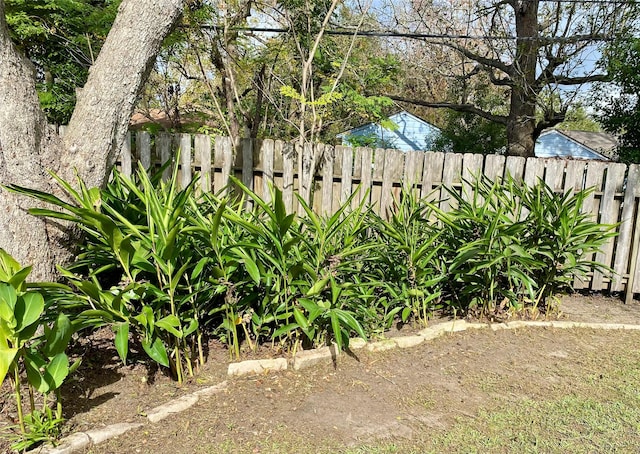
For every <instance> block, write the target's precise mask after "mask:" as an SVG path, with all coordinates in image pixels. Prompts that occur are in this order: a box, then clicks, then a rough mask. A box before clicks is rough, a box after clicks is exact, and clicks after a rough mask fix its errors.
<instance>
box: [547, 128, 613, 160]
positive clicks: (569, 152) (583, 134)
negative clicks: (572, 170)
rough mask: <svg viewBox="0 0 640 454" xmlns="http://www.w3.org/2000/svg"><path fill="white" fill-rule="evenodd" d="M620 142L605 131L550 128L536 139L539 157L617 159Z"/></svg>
mask: <svg viewBox="0 0 640 454" xmlns="http://www.w3.org/2000/svg"><path fill="white" fill-rule="evenodd" d="M617 145H618V142H617V140H616V138H615V137H613V136H611V135H610V134H607V133H604V132H592V131H568V130H559V129H548V130H546V131H544V132H543V133H542V134H540V137H539V138H538V140H537V141H536V156H538V157H569V158H576V159H597V160H605V161H608V160H615V159H616V154H615V151H616V147H617Z"/></svg>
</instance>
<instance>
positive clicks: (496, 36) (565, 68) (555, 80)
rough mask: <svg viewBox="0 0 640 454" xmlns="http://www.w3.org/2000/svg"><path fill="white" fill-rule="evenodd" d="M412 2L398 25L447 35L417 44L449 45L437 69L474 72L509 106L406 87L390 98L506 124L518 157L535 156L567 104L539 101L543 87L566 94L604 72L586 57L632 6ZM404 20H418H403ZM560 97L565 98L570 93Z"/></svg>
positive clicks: (620, 28) (510, 149)
mask: <svg viewBox="0 0 640 454" xmlns="http://www.w3.org/2000/svg"><path fill="white" fill-rule="evenodd" d="M410 4H411V5H412V8H413V11H414V14H413V16H407V17H403V18H401V19H402V20H398V26H403V25H404V26H405V27H406V28H407V29H409V30H411V31H414V30H417V31H421V32H428V33H432V34H442V35H444V36H445V38H442V40H441V41H439V42H436V43H434V42H432V41H429V42H426V43H424V44H423V47H424V48H425V49H429V48H432V47H434V46H439V47H440V48H441V49H449V51H450V52H448V53H447V52H443V56H444V58H443V59H442V60H441V61H440V62H439V63H440V70H439V72H440V73H444V72H445V71H446V72H448V73H449V74H451V75H452V76H453V77H456V78H457V77H460V76H465V77H467V78H468V79H469V81H470V83H471V82H472V80H473V79H475V78H477V77H479V76H482V77H486V78H488V79H489V80H490V82H491V83H492V84H493V85H495V86H496V87H498V89H500V90H503V91H504V93H505V94H506V101H505V106H507V112H506V113H503V112H496V111H494V110H491V109H485V108H483V106H480V105H478V104H476V103H475V101H474V100H473V99H471V100H469V102H464V100H460V99H458V100H451V99H447V98H446V97H444V98H441V99H437V98H435V99H433V98H431V99H429V98H427V99H424V98H422V99H416V98H411V97H409V96H405V94H404V93H398V94H397V95H396V96H394V97H392V98H393V99H395V100H397V101H403V102H408V103H411V104H414V105H420V106H425V107H435V108H449V109H453V110H456V111H458V112H463V113H470V114H474V115H478V116H481V117H483V118H485V119H486V120H489V121H492V122H496V123H500V124H502V125H504V126H505V127H506V134H507V153H508V154H510V155H518V156H533V155H534V146H535V142H536V139H537V138H538V136H539V135H540V133H541V132H542V131H543V130H544V129H546V128H549V127H553V126H555V125H557V124H559V123H560V122H562V121H563V120H564V118H565V115H566V112H567V107H568V106H567V104H564V105H563V106H561V108H560V109H556V108H553V106H542V105H541V104H540V95H541V94H543V93H545V91H552V92H557V93H563V94H564V93H566V92H567V91H568V90H574V89H575V88H576V87H581V86H583V85H584V84H586V83H589V82H595V81H604V80H608V79H609V76H608V74H607V73H606V72H604V71H599V70H598V69H599V68H596V69H595V70H594V68H593V67H590V66H589V65H585V64H584V59H585V57H586V56H587V55H588V54H589V52H593V51H594V50H595V48H596V47H597V46H598V45H599V43H601V42H602V41H603V40H605V39H611V38H612V37H615V36H617V35H618V34H620V35H621V36H624V35H625V34H626V33H628V28H627V27H628V26H631V25H633V21H632V18H633V17H634V16H633V14H634V13H635V11H634V9H635V8H634V7H633V5H631V4H625V3H615V4H614V3H611V2H602V3H593V2H590V3H588V4H583V3H581V2H574V1H571V2H544V1H542V0H503V1H498V0H473V1H471V2H453V3H450V2H447V3H445V4H443V5H441V6H439V4H437V3H434V2H430V1H412V2H410ZM407 20H417V22H415V23H413V24H407V22H406V21H407ZM462 35H463V36H464V37H463V36H462ZM627 36H628V35H627ZM446 37H448V38H446ZM474 37H476V39H473V38H474ZM434 55H435V56H437V54H434ZM444 93H448V92H444ZM566 99H569V100H571V96H569V97H566ZM539 112H542V115H541V116H538V115H537V114H538V113H539Z"/></svg>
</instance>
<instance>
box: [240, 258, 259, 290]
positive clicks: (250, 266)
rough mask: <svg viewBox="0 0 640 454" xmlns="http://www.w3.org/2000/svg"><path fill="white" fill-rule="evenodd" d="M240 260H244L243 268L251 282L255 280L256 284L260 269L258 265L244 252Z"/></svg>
mask: <svg viewBox="0 0 640 454" xmlns="http://www.w3.org/2000/svg"><path fill="white" fill-rule="evenodd" d="M242 261H243V262H244V266H245V269H246V270H247V273H249V276H250V277H251V279H252V280H253V282H255V283H256V284H259V283H260V270H259V269H258V265H256V262H255V261H253V259H252V258H251V257H249V256H248V255H246V254H245V255H244V258H243V259H242Z"/></svg>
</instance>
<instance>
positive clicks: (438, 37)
mask: <svg viewBox="0 0 640 454" xmlns="http://www.w3.org/2000/svg"><path fill="white" fill-rule="evenodd" d="M548 1H573V0H548ZM592 1H596V0H592ZM200 28H202V29H208V30H216V29H217V28H218V27H215V26H212V25H201V26H200ZM233 30H235V31H240V32H251V33H253V32H255V33H278V34H280V33H290V32H291V30H290V29H288V28H272V27H233ZM324 33H325V34H327V35H335V36H361V37H378V38H409V39H417V40H424V41H443V40H450V39H460V40H490V41H540V42H547V43H562V42H565V43H567V42H586V41H599V42H604V41H614V40H615V39H618V38H616V37H613V36H590V35H583V36H568V37H545V36H513V35H504V36H490V35H485V36H482V35H466V34H441V33H417V32H395V31H385V30H359V31H356V30H345V29H329V30H325V31H324Z"/></svg>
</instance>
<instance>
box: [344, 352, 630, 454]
mask: <svg viewBox="0 0 640 454" xmlns="http://www.w3.org/2000/svg"><path fill="white" fill-rule="evenodd" d="M626 347H628V346H621V348H620V349H619V350H618V352H617V353H615V354H612V355H609V354H608V353H611V352H601V354H602V355H604V356H602V355H598V354H596V352H594V354H593V356H592V355H588V356H587V357H584V358H582V362H583V367H585V368H586V371H583V372H582V373H579V371H578V370H575V371H572V370H569V369H567V370H565V368H563V367H560V368H559V371H558V372H559V376H560V377H562V384H561V385H560V386H553V387H547V388H546V393H547V395H546V396H544V397H540V398H538V399H532V398H530V397H525V398H524V399H519V400H517V401H510V400H507V399H505V400H501V399H500V400H499V401H498V402H500V403H498V404H496V405H495V407H492V408H488V407H485V408H483V409H481V410H480V411H479V412H478V413H477V417H475V418H458V419H457V422H456V423H455V424H454V425H453V427H451V428H450V429H449V430H447V431H446V432H442V433H436V434H434V433H433V432H432V431H430V430H429V429H428V428H424V429H423V430H420V429H419V430H416V435H417V436H416V437H415V438H414V439H413V440H410V441H407V442H406V443H405V442H401V441H398V442H394V443H393V444H384V443H383V444H375V445H367V446H359V447H358V448H357V450H347V451H344V452H346V453H350V454H351V453H353V454H355V453H359V452H374V453H376V452H381V453H382V452H384V453H386V452H390V453H391V452H403V453H404V452H424V453H426V452H430V453H440V452H447V453H465V454H466V453H503V452H518V453H538V452H544V453H592V452H637V446H639V445H640V374H639V373H638V371H639V370H640V355H639V354H638V352H637V351H636V350H635V349H633V348H626ZM596 359H597V360H598V362H597V363H596ZM585 372H586V373H585ZM540 385H541V386H542V387H543V388H544V387H545V386H544V384H543V383H540ZM529 386H535V383H529ZM480 388H482V389H483V390H484V391H485V392H487V391H488V390H489V388H490V389H491V390H492V391H496V390H500V389H502V390H505V389H509V377H508V374H505V375H495V374H493V375H490V376H487V377H486V380H485V381H483V383H482V384H481V385H480Z"/></svg>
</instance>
